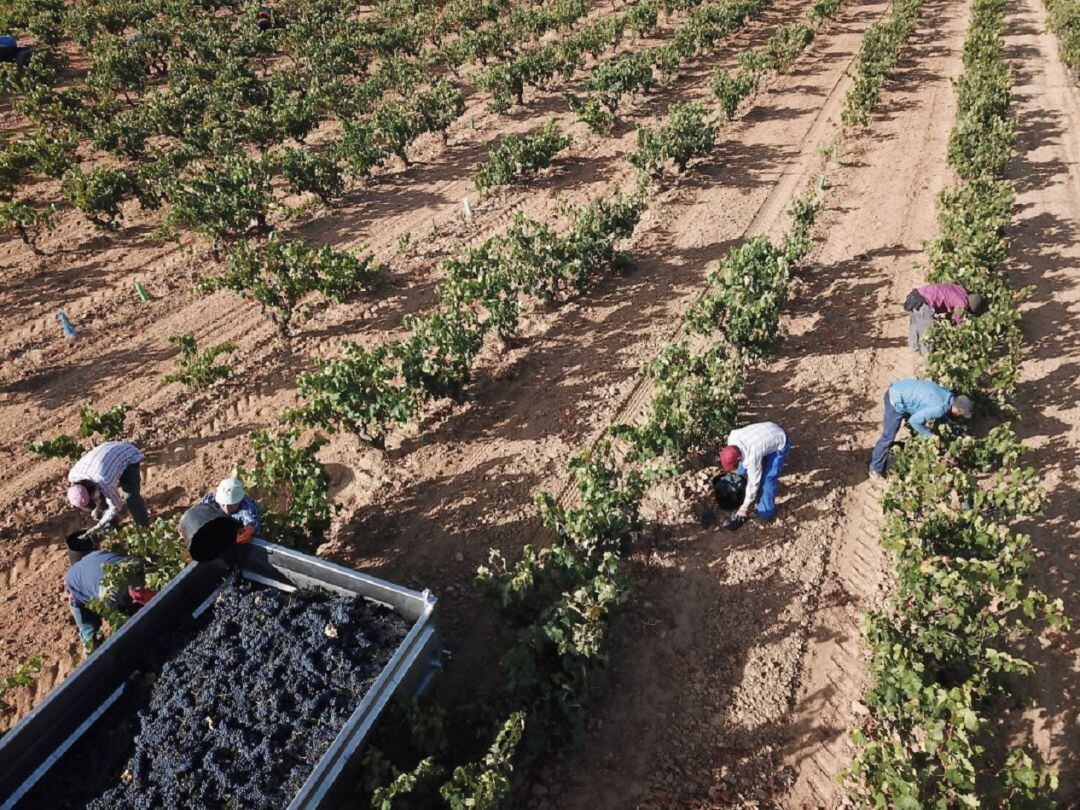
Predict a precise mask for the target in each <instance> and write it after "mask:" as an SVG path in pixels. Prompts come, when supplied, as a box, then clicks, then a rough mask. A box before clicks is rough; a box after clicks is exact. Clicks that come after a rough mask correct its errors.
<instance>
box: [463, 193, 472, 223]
mask: <svg viewBox="0 0 1080 810" xmlns="http://www.w3.org/2000/svg"><path fill="white" fill-rule="evenodd" d="M461 207H462V208H464V209H465V221H466V222H472V207H471V206H470V205H469V198H468V197H462V198H461Z"/></svg>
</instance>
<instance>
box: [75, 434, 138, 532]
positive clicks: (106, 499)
mask: <svg viewBox="0 0 1080 810" xmlns="http://www.w3.org/2000/svg"><path fill="white" fill-rule="evenodd" d="M142 459H143V455H142V453H140V452H139V449H138V448H137V447H136V446H135V445H133V444H131V443H130V442H102V443H101V444H99V445H98V446H97V447H95V448H94V449H93V450H91V451H90V452H89V453H87V454H86V455H84V456H83V457H82V458H80V459H79V460H78V461H76V462H75V466H74V467H72V468H71V472H69V473H68V481H69V482H70V483H71V486H70V487H68V491H67V497H68V502H69V503H70V504H71V505H72V506H74V507H76V508H77V509H82V510H84V511H90V512H91V514H92V515H93V517H94V518H95V519H96V520H97V523H96V524H95V525H94V527H93V528H91V529H90V530H89V531H87V532H86V534H87V535H90V536H93V535H96V534H100V533H101V532H102V531H104V530H105V529H106V528H107V527H108V526H109V525H119V523H120V513H121V512H122V511H123V510H124V506H125V505H126V506H127V509H128V511H129V512H131V519H132V520H133V521H135V523H137V524H138V525H140V526H149V525H150V518H149V517H148V516H147V514H146V503H145V502H144V501H143V499H142V494H141V493H140V487H141V478H140V468H139V462H141V461H142ZM118 490H119V491H118ZM121 493H123V500H121V497H120V495H121Z"/></svg>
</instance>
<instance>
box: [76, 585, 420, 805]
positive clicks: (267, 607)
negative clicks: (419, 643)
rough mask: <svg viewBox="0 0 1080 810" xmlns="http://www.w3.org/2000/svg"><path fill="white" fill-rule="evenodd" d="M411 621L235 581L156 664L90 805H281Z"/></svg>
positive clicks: (347, 600) (358, 604)
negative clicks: (113, 767)
mask: <svg viewBox="0 0 1080 810" xmlns="http://www.w3.org/2000/svg"><path fill="white" fill-rule="evenodd" d="M408 630H409V624H408V622H407V621H406V620H404V619H402V618H401V617H400V616H398V615H396V614H395V613H394V612H393V611H391V610H390V609H388V608H385V607H382V606H380V605H376V604H373V603H371V602H368V601H366V600H364V599H360V598H354V597H341V596H329V595H327V594H325V593H321V592H303V593H292V594H289V593H285V592H283V591H279V590H276V589H273V588H266V587H263V586H260V585H256V584H254V583H251V582H249V581H246V580H243V579H239V578H238V579H237V580H236V581H235V582H233V583H231V584H230V585H229V586H228V587H226V588H225V589H224V590H223V591H222V592H221V593H220V594H219V595H218V597H217V598H216V601H215V603H214V604H213V606H212V608H211V609H210V610H208V611H207V612H206V613H205V614H203V616H201V617H200V621H199V622H198V623H197V625H196V626H195V627H193V628H191V629H190V630H188V631H187V633H186V634H185V640H184V641H182V643H181V645H180V646H179V649H176V648H174V649H176V651H175V653H173V654H172V655H171V656H170V657H169V658H168V659H167V660H166V661H165V663H164V664H163V665H162V666H161V667H160V672H159V674H158V675H157V676H156V677H154V678H153V680H152V682H151V683H150V684H149V687H148V689H147V698H146V699H145V700H144V701H142V708H141V709H140V711H139V713H138V731H137V733H136V734H135V738H134V746H133V751H132V753H131V755H130V758H129V759H128V760H127V763H126V765H125V766H124V767H123V768H122V773H121V775H120V778H119V779H118V780H114V781H113V782H112V784H111V786H108V787H107V789H105V790H104V792H101V790H100V789H98V790H93V792H92V793H90V795H89V796H87V797H86V798H87V799H88V801H87V802H86V806H87V807H90V808H95V810H105V808H109V810H114V809H115V808H151V807H153V808H158V807H178V808H179V807H184V808H189V807H223V806H228V807H253V808H254V807H259V808H263V807H284V806H286V805H287V804H288V803H289V801H290V800H291V798H292V797H293V795H294V794H295V793H296V792H297V791H298V790H299V789H300V787H301V785H302V784H303V783H304V780H306V779H307V777H308V776H309V775H310V774H311V771H312V770H313V768H314V766H315V763H316V762H317V761H318V760H319V758H320V757H321V756H322V755H323V753H325V751H326V749H327V748H328V747H329V745H330V743H331V742H332V741H333V739H334V738H335V737H336V736H337V734H338V732H339V731H340V730H341V728H342V726H343V725H344V724H345V721H346V720H347V719H348V717H349V715H350V714H351V713H352V712H353V711H354V710H355V709H356V707H357V705H358V704H359V703H360V701H361V700H362V699H363V697H364V695H365V694H366V693H367V691H368V689H369V688H370V687H371V685H372V683H373V682H374V681H375V679H376V678H377V677H378V675H379V673H380V672H381V670H382V669H383V667H384V666H385V665H386V664H387V662H388V661H389V660H390V658H391V656H392V655H393V654H394V651H395V650H396V649H397V647H398V646H399V645H400V643H401V642H402V640H403V639H404V637H405V635H406V633H407V632H408ZM99 725H100V724H99ZM90 733H91V734H95V733H96V732H95V731H93V730H92V731H91V732H90ZM114 773H115V772H114ZM91 797H93V798H91Z"/></svg>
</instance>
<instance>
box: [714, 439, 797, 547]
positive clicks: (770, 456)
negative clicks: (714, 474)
mask: <svg viewBox="0 0 1080 810" xmlns="http://www.w3.org/2000/svg"><path fill="white" fill-rule="evenodd" d="M790 447H791V440H790V439H789V438H788V435H787V431H786V430H784V429H783V428H782V427H780V426H779V425H778V424H776V423H775V422H758V423H756V424H753V425H747V426H746V427H743V428H739V429H738V430H733V431H731V434H730V435H729V436H728V444H727V447H725V448H724V449H723V450H721V451H720V464H721V465H722V466H723V467H724V469H725V470H734V469H735V468H736V467H737V468H738V470H739V472H740V473H744V474H745V475H746V497H745V498H744V499H743V503H742V506H740V507H739V508H738V510H737V511H736V512H735V513H734V514H733V515H732V516H731V517H730V518H729V519H728V520H727V522H726V523H725V524H724V525H725V526H726V527H727V528H729V529H737V528H739V527H740V526H742V525H743V523H745V522H746V518H747V517H749V515H750V506H751V505H752V504H753V503H754V500H755V499H756V500H757V513H758V517H760V518H764V519H765V520H769V519H771V518H772V517H773V515H775V514H776V484H777V479H778V478H779V477H780V470H782V469H783V467H784V459H785V458H787V454H788V450H789V449H790Z"/></svg>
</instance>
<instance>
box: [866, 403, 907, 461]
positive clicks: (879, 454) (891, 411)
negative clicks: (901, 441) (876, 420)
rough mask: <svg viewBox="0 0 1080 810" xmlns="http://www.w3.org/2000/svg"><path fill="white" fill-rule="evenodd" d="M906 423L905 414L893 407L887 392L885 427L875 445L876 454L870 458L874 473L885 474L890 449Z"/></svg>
mask: <svg viewBox="0 0 1080 810" xmlns="http://www.w3.org/2000/svg"><path fill="white" fill-rule="evenodd" d="M903 423H904V416H903V414H901V413H899V412H898V411H897V410H896V408H894V407H893V404H892V400H890V399H889V392H888V391H886V392H885V425H884V426H883V427H882V428H881V438H880V439H878V440H877V444H875V445H874V453H873V455H871V456H870V469H871V471H873V472H877V473H884V472H885V462H886V461H887V460H888V457H889V447H891V446H892V443H893V441H894V440H895V439H896V434H897V432H898V431H899V430H900V425H902V424H903Z"/></svg>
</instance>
